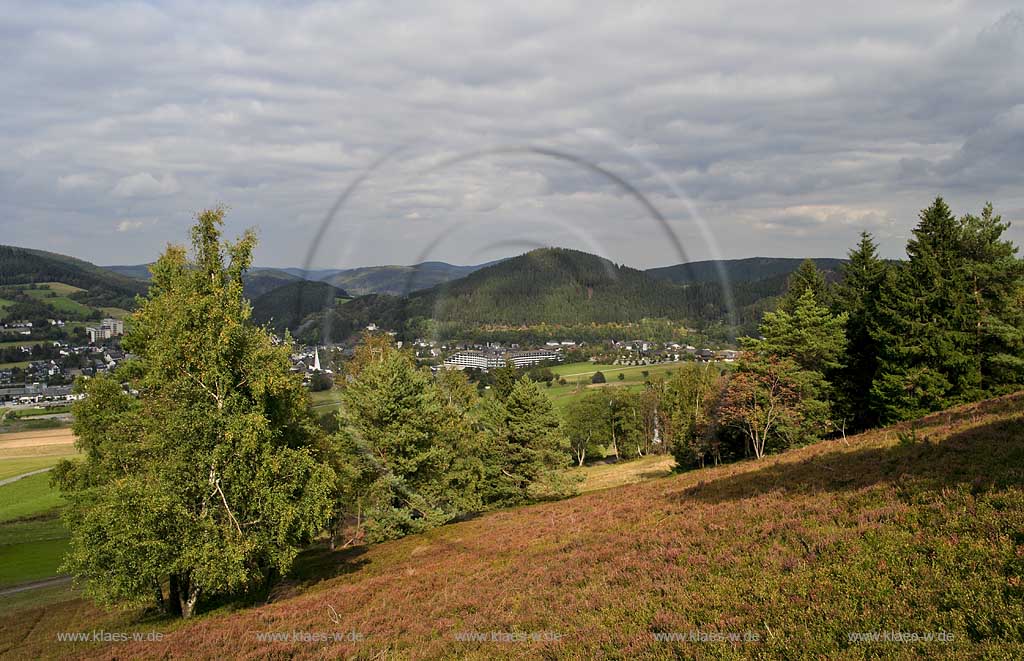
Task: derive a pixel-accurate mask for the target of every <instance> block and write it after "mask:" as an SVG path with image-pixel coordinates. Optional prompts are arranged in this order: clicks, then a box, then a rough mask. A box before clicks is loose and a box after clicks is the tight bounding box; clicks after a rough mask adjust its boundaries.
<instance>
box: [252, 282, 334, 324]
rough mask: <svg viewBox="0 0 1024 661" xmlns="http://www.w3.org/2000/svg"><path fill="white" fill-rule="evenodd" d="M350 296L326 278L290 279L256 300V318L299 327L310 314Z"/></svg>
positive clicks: (254, 317)
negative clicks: (311, 279) (319, 279)
mask: <svg viewBox="0 0 1024 661" xmlns="http://www.w3.org/2000/svg"><path fill="white" fill-rule="evenodd" d="M347 298H348V294H347V293H346V292H345V290H343V289H338V288H337V287H334V286H332V285H329V284H327V283H326V282H310V281H308V280H298V281H295V282H289V283H288V284H285V285H282V286H279V287H275V288H273V289H271V290H270V291H268V292H267V293H265V294H263V295H261V296H258V297H256V298H255V299H254V300H253V301H252V320H253V322H255V323H257V324H260V325H264V324H269V325H270V326H271V327H272V328H274V329H275V330H277V331H282V332H283V331H284V330H290V329H294V328H297V327H298V326H299V325H300V324H301V323H302V321H303V320H304V319H305V318H306V317H308V316H310V315H313V314H316V313H318V312H322V311H323V310H327V309H331V308H333V307H334V306H335V305H337V303H338V299H347Z"/></svg>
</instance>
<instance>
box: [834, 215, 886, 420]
mask: <svg viewBox="0 0 1024 661" xmlns="http://www.w3.org/2000/svg"><path fill="white" fill-rule="evenodd" d="M885 274H886V264H885V262H884V261H882V260H881V259H880V258H879V257H878V246H877V244H876V243H875V241H874V238H873V237H872V236H871V235H870V234H868V233H867V232H862V233H861V235H860V242H859V243H858V244H857V247H856V248H854V249H853V250H851V251H850V253H849V261H848V262H847V263H846V264H844V265H843V267H842V275H843V279H842V281H841V282H840V283H839V285H838V286H837V287H836V291H835V297H834V301H833V311H834V312H835V313H836V314H839V313H842V312H845V313H846V315H847V319H846V352H845V354H846V365H844V366H843V367H842V368H841V369H840V370H839V371H838V373H837V374H836V376H835V384H836V386H837V388H838V390H839V394H840V398H841V408H842V409H843V410H842V412H841V415H842V416H843V417H844V418H847V417H848V418H849V419H850V420H851V422H852V426H853V427H854V428H855V429H866V428H869V427H873V426H875V425H876V424H877V423H878V414H877V412H875V411H874V410H873V408H872V406H871V400H870V391H871V383H872V381H873V380H874V378H875V373H876V372H877V371H878V348H877V345H876V344H875V342H874V341H873V340H872V338H871V328H872V327H873V326H874V325H875V324H877V323H878V300H879V296H880V293H881V288H882V283H883V281H884V279H885Z"/></svg>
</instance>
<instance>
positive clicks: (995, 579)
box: [0, 393, 1024, 659]
mask: <svg viewBox="0 0 1024 661" xmlns="http://www.w3.org/2000/svg"><path fill="white" fill-rule="evenodd" d="M911 427H916V429H917V431H916V437H917V439H918V440H917V441H915V442H903V441H900V440H899V439H900V437H901V432H905V431H906V430H908V429H909V428H911ZM902 436H903V438H908V435H906V434H903V435H902ZM1022 530H1024V393H1021V394H1017V395H1013V396H1008V397H1004V398H1001V399H997V400H991V401H988V402H982V403H980V404H975V405H970V406H966V407H962V408H959V409H955V410H952V411H949V412H944V413H939V414H935V415H932V416H929V417H927V418H925V419H923V420H920V421H917V422H915V423H904V424H903V425H901V426H899V427H895V428H889V429H883V430H877V431H872V432H869V433H866V434H862V435H859V436H855V437H851V438H850V439H849V440H848V442H846V443H844V442H842V441H826V442H821V443H818V444H815V445H812V446H808V447H806V448H802V449H799V450H794V451H790V452H787V453H785V454H783V455H778V456H774V457H769V458H768V459H765V460H763V461H761V462H753V461H748V462H741V463H737V464H730V465H726V466H721V467H718V468H710V469H705V470H701V471H694V472H690V473H685V474H681V475H676V476H671V477H667V478H662V479H654V480H649V481H647V482H645V483H641V484H637V485H632V486H626V487H620V488H613V489H608V490H604V491H597V492H593V493H588V494H585V495H582V496H579V497H576V498H573V499H569V500H565V501H560V502H552V503H547V504H541V505H535V506H530V507H523V508H518V509H512V510H505V511H500V512H495V513H492V514H488V515H484V516H482V517H479V518H477V519H474V520H471V521H466V522H463V523H458V524H454V525H448V526H444V527H442V528H439V529H436V530H434V531H432V532H430V533H428V534H425V535H414V536H411V537H407V538H405V539H401V540H397V541H394V542H388V543H384V544H380V545H376V546H372V547H368V548H363V547H359V548H354V549H350V550H347V551H338V552H330V551H327V550H326V549H320V550H316V551H312V552H309V553H307V554H305V555H304V556H303V557H302V559H301V562H300V565H299V568H298V571H297V575H296V576H295V577H293V578H292V579H290V580H289V581H287V582H286V583H285V584H284V585H281V586H280V587H279V588H278V589H276V590H275V591H274V593H273V594H272V595H271V596H270V598H269V603H266V604H260V605H254V606H250V607H244V606H243V605H239V606H235V607H226V608H223V609H221V610H217V611H214V612H212V613H209V614H208V615H206V616H204V617H201V618H200V619H198V620H197V621H194V622H191V623H186V624H181V623H170V622H167V621H162V620H159V619H153V618H152V617H140V616H138V615H136V614H132V613H121V612H116V611H115V612H105V611H103V610H102V609H100V608H98V607H96V606H92V605H90V604H88V603H86V602H84V601H72V602H66V603H65V604H63V605H60V606H51V607H48V608H45V609H44V608H39V607H37V608H34V609H29V610H25V611H23V612H19V613H15V614H12V615H8V616H4V617H0V632H2V633H0V654H2V653H6V654H9V655H11V656H15V657H19V658H38V657H42V656H58V655H65V654H75V655H76V656H77V655H81V656H83V657H90V656H91V657H95V658H107V657H109V655H110V654H112V653H116V654H117V655H118V656H119V657H120V658H169V657H176V656H180V655H183V654H184V655H189V656H195V657H215V656H219V655H220V654H221V652H222V651H223V650H224V649H225V645H226V644H227V643H226V641H230V646H231V649H232V650H233V652H234V653H235V654H237V655H240V656H246V657H247V658H264V657H266V656H276V657H277V658H342V657H346V656H349V655H358V656H359V657H360V658H383V657H385V656H386V657H388V658H441V657H452V656H460V657H464V658H476V659H490V658H513V657H515V658H538V659H539V658H603V657H607V658H672V657H677V658H678V657H697V656H704V655H706V656H708V657H716V658H749V657H758V658H780V657H790V658H794V657H808V658H810V657H814V658H837V657H856V658H863V657H874V656H878V655H886V656H895V657H897V658H906V659H914V658H950V659H954V658H964V657H965V656H971V657H975V658H979V657H985V656H988V657H989V658H1014V657H1017V658H1019V656H1020V654H1021V653H1022V652H1024V625H1022V622H1024V599H1022V597H1024V577H1022V574H1024V535H1022V533H1021V531H1022ZM239 608H240V610H239ZM26 622H31V623H32V625H31V626H30V627H26V626H25V623H26ZM94 630H104V631H144V632H150V631H154V630H156V631H160V632H163V633H164V636H163V638H162V640H160V641H157V642H144V643H124V642H122V643H114V645H115V646H116V647H111V646H110V644H109V643H108V644H107V645H106V646H104V645H102V644H99V643H74V644H69V643H58V642H56V641H55V632H66V631H94ZM296 631H298V632H314V633H324V632H328V633H334V632H338V633H339V634H340V635H341V636H342V640H340V641H334V640H331V641H329V642H308V641H301V640H298V641H296V640H287V639H285V640H283V641H275V642H270V641H267V640H265V639H264V640H260V638H259V636H261V635H262V636H266V635H267V634H281V635H285V634H286V632H287V633H290V632H296ZM353 631H354V632H356V634H358V636H360V637H361V640H360V641H359V642H351V636H350V638H349V640H345V639H344V636H345V635H346V634H349V633H351V632H353ZM491 632H495V633H498V634H499V635H501V634H505V635H506V636H507V635H508V634H509V633H511V632H518V633H521V634H525V635H527V636H529V635H530V634H537V635H538V637H540V638H543V639H544V640H541V641H540V642H530V641H520V642H505V643H502V642H490V641H483V642H481V641H480V640H473V636H476V635H482V636H485V637H490V636H491ZM691 632H694V633H696V634H698V637H699V636H700V635H703V636H704V637H705V638H708V637H713V636H715V635H727V634H736V635H739V636H740V637H741V638H742V636H744V635H747V636H748V637H754V636H756V637H757V639H758V642H735V643H729V642H690V641H689V640H686V639H685V638H686V637H688V636H689V635H690V633H691ZM885 632H902V633H907V634H908V635H909V634H919V635H922V636H923V635H926V634H932V635H938V634H939V633H940V632H943V633H946V634H952V641H943V642H939V641H937V640H936V641H932V642H924V641H923V640H918V641H917V642H905V643H899V644H896V643H892V642H864V641H861V640H853V639H852V638H851V636H854V637H856V636H857V634H867V635H868V636H871V635H874V634H875V633H879V634H884V633H885ZM467 633H468V634H470V636H469V638H470V640H468V641H466V640H464V639H465V638H466V637H467V636H465V635H464V634H467ZM673 634H678V635H681V636H683V637H684V640H683V641H682V642H680V641H679V640H675V641H673V640H671V639H668V640H667V639H666V638H671V636H672V635H673ZM545 637H546V638H545ZM460 639H463V640H460ZM552 639H554V640H552Z"/></svg>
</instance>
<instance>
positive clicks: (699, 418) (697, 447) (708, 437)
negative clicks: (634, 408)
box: [661, 363, 724, 468]
mask: <svg viewBox="0 0 1024 661" xmlns="http://www.w3.org/2000/svg"><path fill="white" fill-rule="evenodd" d="M723 387H724V384H723V382H722V379H721V377H719V375H718V373H717V372H715V371H712V370H711V363H705V364H704V365H696V364H690V365H686V366H684V367H682V368H681V369H679V370H677V371H676V372H675V373H673V375H672V376H671V378H670V379H669V380H668V381H667V382H666V383H665V389H664V395H663V397H662V401H661V407H662V409H663V414H662V429H663V430H664V431H663V433H664V435H665V437H666V438H665V440H666V442H667V443H668V444H669V447H670V448H671V451H672V456H673V457H675V459H676V465H677V466H678V467H679V468H685V467H689V466H696V467H698V468H703V467H704V464H705V462H706V461H707V459H708V458H709V456H710V459H711V460H712V461H714V463H715V464H716V465H717V464H718V463H719V462H720V461H721V459H722V457H721V453H720V449H719V446H718V444H717V442H716V438H715V436H714V434H713V433H712V431H713V430H712V429H711V423H712V422H713V415H712V414H713V412H714V408H715V404H716V401H717V399H718V397H719V396H720V394H721V390H722V388H723Z"/></svg>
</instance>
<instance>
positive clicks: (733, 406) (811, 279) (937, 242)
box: [568, 197, 1024, 467]
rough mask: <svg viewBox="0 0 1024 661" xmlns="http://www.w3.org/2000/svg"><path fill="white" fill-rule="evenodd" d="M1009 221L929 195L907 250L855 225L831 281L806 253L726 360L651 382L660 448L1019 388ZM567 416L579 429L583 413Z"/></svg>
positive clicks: (1020, 313) (840, 421)
mask: <svg viewBox="0 0 1024 661" xmlns="http://www.w3.org/2000/svg"><path fill="white" fill-rule="evenodd" d="M1008 227H1009V224H1008V223H1006V222H1004V221H1003V220H1002V218H1001V217H1000V216H998V215H996V214H995V213H994V211H993V209H992V206H991V205H986V206H985V208H984V209H983V210H982V212H981V213H980V214H979V215H973V214H968V215H965V216H962V217H960V218H957V217H955V216H954V214H953V213H952V212H951V210H950V209H949V206H948V205H947V204H946V203H945V201H944V200H943V199H942V198H941V197H940V198H937V199H936V200H935V201H934V203H933V204H931V205H930V206H929V207H928V208H926V209H924V210H923V211H921V213H920V217H919V222H918V224H917V226H916V227H915V228H914V229H913V231H912V234H911V238H910V240H909V241H908V243H907V259H905V260H902V261H887V260H883V259H881V258H880V257H879V255H878V247H877V243H876V242H875V240H874V238H873V237H872V236H871V235H870V234H867V233H864V234H862V236H861V239H860V241H859V243H858V244H857V246H856V247H854V248H853V249H852V250H851V251H850V253H849V259H848V261H847V263H845V264H844V265H843V266H842V267H841V274H840V279H839V281H838V282H836V283H834V284H830V283H828V282H827V281H826V279H825V278H824V277H823V275H822V273H821V272H820V271H819V270H818V269H817V268H816V267H815V265H814V263H813V262H812V261H811V260H807V261H805V262H804V263H803V264H802V265H801V267H800V268H799V269H798V270H797V271H796V272H795V273H793V274H792V276H791V277H790V278H789V284H788V289H787V291H786V293H785V294H784V295H783V296H782V297H781V299H780V300H779V303H778V306H777V308H776V309H775V310H774V311H771V312H766V313H765V314H764V315H763V317H762V320H761V323H760V325H759V327H758V332H757V334H756V337H747V338H741V344H742V347H743V349H744V353H743V354H742V358H741V360H740V361H739V362H738V363H737V364H736V365H735V369H733V368H728V369H719V368H716V367H711V366H705V367H700V366H696V365H692V366H688V367H684V368H683V369H681V370H680V371H678V372H677V373H676V374H674V375H673V376H672V377H671V378H669V379H668V380H667V381H666V382H664V383H658V384H652V385H650V386H649V387H648V391H649V393H653V394H650V395H649V396H650V397H651V398H652V399H653V400H656V401H655V402H654V403H652V404H650V405H648V408H650V409H651V410H654V411H656V413H655V414H654V421H655V423H656V425H657V426H658V428H659V430H660V432H661V434H660V436H661V437H662V438H664V439H666V441H667V443H668V445H667V446H666V449H667V450H669V451H672V452H673V454H674V455H675V456H676V459H677V462H678V464H679V465H680V466H681V467H700V466H703V465H704V464H705V462H707V461H711V462H714V463H718V462H721V461H728V460H731V459H737V458H744V457H756V458H760V457H762V456H764V455H765V454H768V453H772V452H777V451H781V450H784V449H787V448H791V447H795V446H799V445H803V444H806V443H809V442H812V441H815V440H818V439H821V438H824V437H835V436H844V435H845V434H847V433H849V432H853V431H860V430H864V429H868V428H871V427H875V426H878V425H880V424H890V423H894V422H899V421H902V420H910V419H914V418H917V417H920V416H922V415H925V414H927V413H930V412H933V411H939V410H943V409H946V408H949V407H951V406H956V405H958V404H964V403H968V402H973V401H977V400H979V399H983V398H987V397H992V396H997V395H1001V394H1005V393H1009V392H1013V391H1016V390H1019V389H1021V388H1022V387H1024V261H1022V260H1021V259H1019V258H1018V257H1017V248H1016V246H1014V245H1013V243H1012V242H1011V241H1009V240H1007V239H1005V238H1004V234H1005V232H1006V230H1007V229H1008ZM593 399H594V400H595V401H594V402H587V401H581V402H579V403H577V404H576V405H574V406H577V407H579V408H580V409H583V408H585V407H593V409H594V410H595V411H596V410H598V409H599V408H600V407H599V402H597V401H596V400H597V396H593ZM571 411H572V409H571ZM606 417H607V416H606ZM572 419H574V420H577V421H580V422H578V423H576V424H575V425H570V427H569V429H568V433H569V435H570V437H571V438H572V439H573V442H574V444H575V443H582V442H583V439H584V438H587V437H589V436H590V435H591V430H592V429H593V427H594V423H593V422H590V420H591V419H592V416H588V415H587V414H585V413H584V412H583V411H582V410H581V411H573V413H572ZM610 437H611V433H610V432H609V431H607V430H606V431H604V432H603V434H602V438H605V439H608V438H610Z"/></svg>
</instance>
